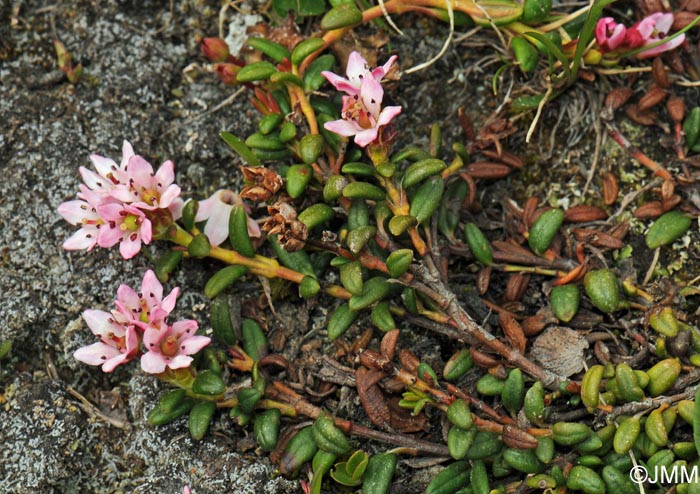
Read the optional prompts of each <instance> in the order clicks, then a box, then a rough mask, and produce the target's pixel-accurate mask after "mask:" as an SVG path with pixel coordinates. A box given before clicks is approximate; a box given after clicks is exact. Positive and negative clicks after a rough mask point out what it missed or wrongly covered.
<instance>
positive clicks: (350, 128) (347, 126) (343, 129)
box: [323, 120, 362, 137]
mask: <svg viewBox="0 0 700 494" xmlns="http://www.w3.org/2000/svg"><path fill="white" fill-rule="evenodd" d="M323 128H324V129H326V130H330V131H331V132H335V133H336V134H339V135H341V136H345V137H350V136H354V135H355V134H357V133H358V132H361V131H362V127H360V126H359V125H358V124H356V123H355V122H352V121H348V120H333V121H332V122H326V123H325V124H323Z"/></svg>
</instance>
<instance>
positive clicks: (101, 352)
mask: <svg viewBox="0 0 700 494" xmlns="http://www.w3.org/2000/svg"><path fill="white" fill-rule="evenodd" d="M83 319H85V322H86V323H87V325H88V327H89V328H90V330H91V331H92V332H93V334H94V335H96V336H99V337H100V341H99V342H97V343H93V344H92V345H88V346H85V347H82V348H79V349H78V350H76V351H75V352H74V353H73V356H74V357H75V358H76V360H79V361H80V362H83V363H85V364H88V365H102V370H103V371H104V372H112V371H113V370H114V369H115V368H116V367H117V366H119V365H121V364H125V363H126V362H128V361H130V360H131V359H133V358H134V357H135V356H136V353H137V352H138V346H139V335H138V333H137V332H136V328H135V327H134V326H124V325H122V324H120V323H119V322H117V321H116V320H115V318H114V316H113V314H110V313H109V312H105V311H102V310H92V309H91V310H86V311H85V312H83Z"/></svg>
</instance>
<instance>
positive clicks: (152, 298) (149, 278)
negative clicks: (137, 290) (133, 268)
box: [141, 269, 163, 307]
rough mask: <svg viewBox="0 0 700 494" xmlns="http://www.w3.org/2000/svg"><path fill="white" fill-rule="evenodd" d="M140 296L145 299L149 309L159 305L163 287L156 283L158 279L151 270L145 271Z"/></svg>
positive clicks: (158, 282)
mask: <svg viewBox="0 0 700 494" xmlns="http://www.w3.org/2000/svg"><path fill="white" fill-rule="evenodd" d="M141 296H142V297H144V298H145V299H146V303H147V304H148V306H149V307H153V306H155V305H157V304H159V303H160V301H161V299H162V298H163V285H161V284H160V281H158V277H157V276H156V274H155V273H154V272H153V270H152V269H149V270H148V271H146V274H144V275H143V281H141Z"/></svg>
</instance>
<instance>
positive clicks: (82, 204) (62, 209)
mask: <svg viewBox="0 0 700 494" xmlns="http://www.w3.org/2000/svg"><path fill="white" fill-rule="evenodd" d="M57 211H58V214H60V215H61V216H63V219H64V220H66V221H67V222H68V223H70V224H71V225H79V224H81V223H82V222H83V219H84V218H89V219H97V218H98V216H97V213H96V212H95V211H93V208H92V206H90V205H89V204H88V203H87V202H86V201H81V200H78V199H76V200H74V201H66V202H62V203H61V204H59V205H58V208H57Z"/></svg>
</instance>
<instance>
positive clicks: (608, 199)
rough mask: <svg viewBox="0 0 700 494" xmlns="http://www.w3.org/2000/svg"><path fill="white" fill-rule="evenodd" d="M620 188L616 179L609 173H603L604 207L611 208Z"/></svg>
mask: <svg viewBox="0 0 700 494" xmlns="http://www.w3.org/2000/svg"><path fill="white" fill-rule="evenodd" d="M619 193H620V187H619V185H618V182H617V177H616V176H615V175H613V174H612V173H610V172H605V173H603V201H604V202H605V205H606V206H612V205H613V204H615V201H617V196H618V194H619Z"/></svg>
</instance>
